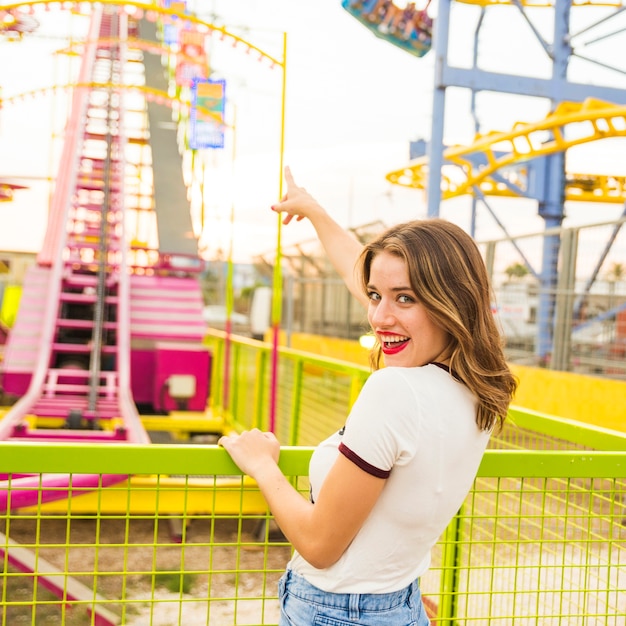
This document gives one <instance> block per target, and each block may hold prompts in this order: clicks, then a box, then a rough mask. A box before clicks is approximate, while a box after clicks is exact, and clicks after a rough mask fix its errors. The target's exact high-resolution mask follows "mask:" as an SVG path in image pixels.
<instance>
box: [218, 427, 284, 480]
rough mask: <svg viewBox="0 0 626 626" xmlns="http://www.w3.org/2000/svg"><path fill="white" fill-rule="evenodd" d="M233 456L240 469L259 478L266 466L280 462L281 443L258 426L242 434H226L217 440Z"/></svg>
mask: <svg viewBox="0 0 626 626" xmlns="http://www.w3.org/2000/svg"><path fill="white" fill-rule="evenodd" d="M217 443H218V445H220V446H222V447H223V448H224V449H225V450H226V452H228V454H230V456H231V457H232V459H233V461H234V462H235V464H236V465H237V466H238V467H239V469H240V470H241V471H242V472H243V473H244V474H247V475H248V476H251V477H252V478H254V479H257V478H258V476H259V474H260V473H262V472H263V469H264V468H267V467H274V466H276V465H277V464H278V457H279V456H280V443H279V442H278V439H276V436H275V435H274V434H273V433H271V432H262V431H260V430H259V429H258V428H253V429H252V430H246V431H244V432H242V433H240V434H232V435H225V436H223V437H220V439H219V441H218V442H217Z"/></svg>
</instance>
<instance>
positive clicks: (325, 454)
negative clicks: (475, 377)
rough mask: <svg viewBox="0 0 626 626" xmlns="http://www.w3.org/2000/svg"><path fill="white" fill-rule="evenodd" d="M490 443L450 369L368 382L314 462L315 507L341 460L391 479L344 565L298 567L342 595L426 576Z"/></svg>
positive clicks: (296, 561)
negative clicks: (433, 552) (339, 457)
mask: <svg viewBox="0 0 626 626" xmlns="http://www.w3.org/2000/svg"><path fill="white" fill-rule="evenodd" d="M489 435H490V433H487V432H485V431H481V430H480V429H479V428H478V426H477V425H476V399H475V398H474V396H473V394H472V393H471V392H470V391H469V390H468V389H467V387H465V385H463V384H462V383H460V382H459V381H457V380H456V379H455V378H453V376H451V375H450V373H449V372H448V371H447V370H446V369H444V368H443V367H442V366H438V365H437V364H434V363H431V364H429V365H425V366H423V367H411V368H406V367H387V368H384V369H381V370H377V371H376V372H374V373H372V375H371V376H370V377H369V378H368V380H367V381H366V383H365V385H364V386H363V389H362V391H361V393H360V395H359V397H358V398H357V400H356V402H355V403H354V406H353V407H352V410H351V411H350V415H349V416H348V420H347V422H346V425H345V427H344V428H343V429H342V430H340V431H339V432H338V433H335V434H334V435H332V436H331V437H329V438H328V439H327V440H326V441H324V442H322V443H321V444H320V445H319V446H318V447H317V449H316V450H315V452H314V453H313V456H312V457H311V463H310V467H309V477H310V482H311V498H312V500H313V501H315V500H316V498H317V494H318V493H319V490H320V487H321V485H322V483H323V482H324V479H325V478H326V475H327V473H328V471H329V470H330V468H331V466H332V465H333V463H334V462H335V460H336V459H337V455H338V454H340V453H342V454H344V455H345V456H346V457H347V458H349V459H350V460H352V461H353V462H355V463H356V464H357V465H358V466H359V467H361V468H362V469H363V470H364V471H366V472H368V473H370V474H373V475H375V476H380V477H383V478H386V479H387V480H386V483H385V486H384V488H383V491H382V493H381V495H380V497H379V499H378V500H377V502H376V504H375V505H374V508H373V510H372V511H371V513H370V515H369V516H368V518H367V519H366V520H365V523H364V524H363V526H362V527H361V529H360V530H359V532H358V533H357V535H356V537H355V538H354V540H353V541H352V543H351V544H350V545H349V546H348V548H347V549H346V551H345V552H344V553H343V555H342V556H341V557H340V559H339V560H338V561H337V562H336V563H334V564H333V565H331V566H330V567H327V568H324V569H317V568H315V567H313V566H312V565H310V564H309V563H308V562H307V561H305V560H304V559H303V558H302V557H301V556H300V555H299V554H298V553H297V552H296V553H294V555H293V558H292V560H291V563H290V567H291V568H292V569H293V570H294V571H295V572H296V573H298V574H300V575H301V576H303V577H304V578H305V579H306V580H308V581H309V582H310V583H311V584H313V585H315V586H316V587H318V588H320V589H323V590H325V591H332V592H336V593H389V592H392V591H398V590H399V589H403V588H404V587H406V586H407V585H408V584H410V583H411V582H412V581H413V580H415V579H416V578H418V577H420V576H421V575H423V574H424V573H425V572H426V570H427V569H428V567H429V565H430V551H431V548H432V547H433V546H434V545H435V543H436V542H437V540H438V539H439V537H440V536H441V534H442V532H443V531H444V530H445V528H446V526H447V525H448V523H449V522H450V520H451V519H452V517H453V516H454V515H455V514H456V513H457V512H458V510H459V508H460V507H461V504H462V503H463V501H464V500H465V497H466V495H467V493H468V492H469V490H470V488H471V487H472V484H473V482H474V478H475V475H476V472H477V470H478V466H479V464H480V461H481V459H482V456H483V453H484V451H485V448H486V446H487V443H488V441H489Z"/></svg>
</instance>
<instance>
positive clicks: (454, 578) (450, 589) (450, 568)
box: [437, 508, 463, 626]
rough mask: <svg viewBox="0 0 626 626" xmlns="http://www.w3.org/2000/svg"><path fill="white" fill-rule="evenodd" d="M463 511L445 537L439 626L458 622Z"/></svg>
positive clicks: (448, 625) (455, 518) (449, 527)
mask: <svg viewBox="0 0 626 626" xmlns="http://www.w3.org/2000/svg"><path fill="white" fill-rule="evenodd" d="M462 511H463V509H462V508H461V510H460V511H459V512H458V513H457V514H456V515H455V516H454V517H453V518H452V521H451V522H450V523H449V524H448V527H447V528H446V531H445V533H444V535H443V542H442V543H443V554H442V572H441V602H440V604H439V610H438V612H437V626H453V625H454V623H455V620H456V606H457V594H458V591H459V567H460V564H461V521H462Z"/></svg>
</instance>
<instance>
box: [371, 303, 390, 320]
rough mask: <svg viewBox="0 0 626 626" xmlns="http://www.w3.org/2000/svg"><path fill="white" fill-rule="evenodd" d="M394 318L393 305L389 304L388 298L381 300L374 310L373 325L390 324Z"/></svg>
mask: <svg viewBox="0 0 626 626" xmlns="http://www.w3.org/2000/svg"><path fill="white" fill-rule="evenodd" d="M393 319H394V318H393V312H392V308H391V306H389V302H388V301H386V300H379V301H378V303H377V304H376V306H375V307H374V310H373V311H372V316H371V322H373V325H374V326H376V325H378V326H384V325H388V324H390V323H391V322H392V321H393Z"/></svg>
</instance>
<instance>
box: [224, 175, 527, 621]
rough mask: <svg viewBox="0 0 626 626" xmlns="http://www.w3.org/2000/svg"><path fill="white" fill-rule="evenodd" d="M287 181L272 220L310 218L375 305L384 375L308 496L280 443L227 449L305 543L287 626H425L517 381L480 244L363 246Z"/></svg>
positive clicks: (440, 231)
mask: <svg viewBox="0 0 626 626" xmlns="http://www.w3.org/2000/svg"><path fill="white" fill-rule="evenodd" d="M285 176H286V182H287V193H286V196H285V198H284V199H283V201H282V202H280V203H278V204H276V205H275V206H273V207H272V209H273V210H275V211H279V212H282V213H285V218H284V220H283V222H284V223H285V224H288V223H289V222H291V220H292V219H293V218H294V217H296V218H297V219H303V218H307V219H309V220H310V221H311V223H312V224H313V226H314V227H315V229H316V232H317V234H318V237H319V239H320V241H321V243H322V245H323V246H324V248H325V250H326V253H327V254H328V256H329V258H330V260H331V262H332V263H333V265H334V266H335V268H336V269H337V271H338V272H339V274H340V275H341V276H342V278H343V280H344V281H345V283H346V285H347V287H348V288H349V289H350V291H351V292H352V294H353V295H354V296H355V297H356V298H357V299H358V300H359V301H360V302H361V303H362V304H363V305H364V306H365V307H366V308H367V311H368V320H369V323H370V325H371V327H372V330H373V332H374V334H375V337H376V340H377V344H376V346H375V347H374V349H373V360H372V363H373V369H374V370H375V371H373V373H372V374H371V375H370V377H369V378H368V380H367V381H366V383H365V385H364V386H363V389H362V390H361V393H360V394H359V397H358V398H357V400H356V402H355V403H354V406H353V407H352V409H351V411H350V414H349V415H348V416H347V420H346V423H345V426H344V427H343V428H342V429H341V430H340V431H338V432H336V433H332V434H330V436H329V437H328V439H326V440H325V441H323V442H321V443H320V444H319V446H318V447H317V448H316V450H315V452H314V454H313V456H312V458H311V464H310V469H309V478H310V483H311V494H310V498H309V500H306V499H304V498H303V497H302V496H301V495H300V494H299V493H298V492H297V491H295V490H294V489H293V488H292V486H291V485H290V483H289V481H288V480H287V478H286V477H285V476H283V474H282V473H281V472H280V470H279V468H278V465H277V461H278V456H279V453H280V444H279V442H278V440H277V439H276V437H275V436H274V435H273V434H272V433H264V432H261V431H259V430H256V429H255V430H252V431H247V432H243V433H240V434H238V435H232V436H229V437H222V438H221V439H220V442H219V443H220V445H222V446H224V448H225V449H226V450H227V451H228V452H229V453H230V455H231V456H232V457H233V459H234V461H235V462H236V463H237V465H238V466H239V467H240V468H241V470H242V471H244V472H245V473H247V474H248V475H250V476H251V477H252V478H254V479H255V480H256V482H257V484H258V485H259V487H260V489H261V491H262V493H263V495H264V497H265V498H266V500H267V502H268V505H269V507H270V509H271V511H272V513H273V515H274V517H275V519H276V522H277V523H278V525H279V526H280V528H281V529H282V531H283V533H284V534H285V536H286V537H287V538H288V539H289V541H290V542H291V543H292V545H293V547H294V554H293V557H292V559H291V561H290V563H289V565H288V568H287V571H286V573H285V575H284V576H283V577H282V578H281V581H280V585H279V596H280V601H281V621H280V625H281V626H293V625H298V626H300V625H305V624H316V623H330V622H329V621H328V620H332V623H333V624H336V625H337V626H339V625H340V624H346V625H347V624H355V623H358V624H362V625H365V626H368V625H369V626H378V625H380V624H387V625H391V624H394V625H395V624H398V625H400V624H402V625H405V624H415V625H417V626H426V625H428V624H429V620H428V617H427V615H426V611H425V610H424V606H423V602H422V600H421V594H420V589H419V578H420V576H422V575H423V574H424V573H425V572H426V571H427V569H428V567H429V564H430V551H431V549H432V547H433V546H434V545H435V543H436V542H437V540H438V538H439V536H440V535H441V533H442V532H443V531H444V529H445V528H446V526H447V525H448V523H449V522H450V520H451V519H452V517H453V516H454V515H455V514H456V512H457V511H458V509H459V507H460V506H461V504H462V502H463V500H464V499H465V497H466V495H467V493H468V491H469V490H470V489H471V486H472V484H473V481H474V477H475V475H476V472H477V470H478V466H479V464H480V461H481V459H482V456H483V453H484V451H485V448H486V446H487V443H488V441H489V437H490V435H491V432H492V431H493V429H494V428H495V427H497V426H498V425H501V424H502V422H503V421H504V419H505V417H506V413H507V410H508V405H509V403H510V401H511V398H512V396H513V393H514V392H515V388H516V384H517V382H516V380H515V378H514V376H513V375H512V374H511V372H510V370H509V368H508V366H507V364H506V361H505V359H504V355H503V352H502V346H501V338H500V334H499V332H498V330H497V327H496V324H495V322H494V319H493V315H492V313H491V298H490V288H489V281H488V276H487V272H486V269H485V266H484V262H483V260H482V257H481V255H480V252H479V250H478V248H477V246H476V244H475V243H474V241H473V240H472V238H471V237H470V236H469V235H468V234H467V233H465V232H464V231H463V230H462V229H461V228H459V227H458V226H455V225H454V224H451V223H449V222H447V221H445V220H441V219H427V220H414V221H411V222H407V223H404V224H400V225H397V226H393V227H391V228H389V229H388V230H387V231H386V232H384V233H383V234H382V235H380V236H379V237H378V238H377V239H375V240H374V241H372V242H371V243H369V244H367V245H366V246H362V245H361V244H360V243H359V242H358V241H356V240H355V239H354V238H353V237H352V235H350V234H349V233H348V232H347V231H345V230H344V229H342V228H341V227H340V226H339V225H338V224H337V223H336V222H335V221H334V220H333V219H332V218H331V217H330V216H329V215H328V213H327V212H326V211H325V210H324V209H323V208H322V207H321V206H320V205H319V203H318V202H317V201H316V200H315V199H314V198H313V197H312V196H311V195H310V194H309V193H308V192H306V190H304V189H303V188H302V187H299V186H298V185H296V183H295V181H294V179H293V177H292V175H291V172H290V171H289V169H286V171H285ZM383 362H384V363H383ZM382 364H384V365H385V367H382V368H381V367H380V366H381V365H382Z"/></svg>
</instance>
